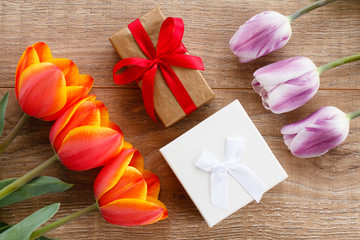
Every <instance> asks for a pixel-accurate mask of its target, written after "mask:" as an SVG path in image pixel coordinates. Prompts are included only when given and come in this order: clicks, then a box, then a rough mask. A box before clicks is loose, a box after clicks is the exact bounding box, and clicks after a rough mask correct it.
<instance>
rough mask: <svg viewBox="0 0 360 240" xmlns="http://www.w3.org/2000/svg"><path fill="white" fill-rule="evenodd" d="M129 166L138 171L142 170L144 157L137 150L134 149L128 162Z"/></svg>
mask: <svg viewBox="0 0 360 240" xmlns="http://www.w3.org/2000/svg"><path fill="white" fill-rule="evenodd" d="M129 166H132V167H134V168H136V169H137V170H138V171H139V172H140V173H142V172H143V170H144V157H143V155H142V154H141V153H140V152H139V150H137V149H135V151H134V155H133V157H132V159H131V162H130V163H129Z"/></svg>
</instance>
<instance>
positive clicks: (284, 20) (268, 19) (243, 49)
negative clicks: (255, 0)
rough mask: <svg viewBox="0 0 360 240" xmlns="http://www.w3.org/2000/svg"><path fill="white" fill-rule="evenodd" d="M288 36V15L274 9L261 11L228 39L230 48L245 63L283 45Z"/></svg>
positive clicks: (289, 33)
mask: <svg viewBox="0 0 360 240" xmlns="http://www.w3.org/2000/svg"><path fill="white" fill-rule="evenodd" d="M290 36H291V25H290V21H289V18H288V17H285V16H284V15H282V14H280V13H277V12H274V11H267V12H262V13H259V14H257V15H255V16H254V17H252V18H250V19H249V20H248V21H247V22H246V23H245V24H243V25H242V26H240V28H239V29H238V30H237V32H236V33H235V34H234V36H233V37H232V38H231V39H230V49H231V50H232V51H233V53H234V54H235V55H236V56H238V57H239V61H240V62H241V63H246V62H249V61H251V60H253V59H256V58H258V57H261V56H264V55H266V54H268V53H270V52H273V51H275V50H277V49H279V48H281V47H283V46H284V45H285V44H286V43H287V42H288V41H289V39H290Z"/></svg>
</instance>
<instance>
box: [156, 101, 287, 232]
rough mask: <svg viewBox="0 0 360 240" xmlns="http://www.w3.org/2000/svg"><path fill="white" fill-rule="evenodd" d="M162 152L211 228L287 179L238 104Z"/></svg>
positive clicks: (223, 110)
mask: <svg viewBox="0 0 360 240" xmlns="http://www.w3.org/2000/svg"><path fill="white" fill-rule="evenodd" d="M160 152H161V154H162V155H163V156H164V158H165V160H166V161H167V163H168V164H169V166H170V167H171V169H172V170H173V172H174V173H175V175H176V176H177V178H178V179H179V181H180V182H181V184H182V185H183V187H184V188H185V190H186V192H187V193H188V195H189V196H190V198H191V199H192V201H193V202H194V204H195V205H196V207H197V208H198V209H199V211H200V213H201V215H202V216H203V217H204V219H205V220H206V222H207V223H208V225H209V226H210V227H212V226H214V225H215V224H217V223H218V222H219V221H221V220H222V219H224V218H226V217H227V216H229V215H230V214H232V213H234V212H235V211H237V210H238V209H240V208H242V207H244V206H245V205H247V204H248V203H250V202H251V201H252V200H254V199H255V200H256V201H257V202H259V201H260V198H261V197H262V195H263V194H264V193H265V192H266V191H268V190H269V189H271V188H272V187H274V186H275V185H277V184H278V183H280V182H281V181H283V180H284V179H286V178H287V174H286V172H285V171H284V169H283V168H282V167H281V165H280V163H279V162H278V160H277V159H276V158H275V156H274V154H273V153H272V151H271V150H270V148H269V147H268V145H267V144H266V142H265V140H264V139H263V137H262V136H261V134H260V133H259V131H258V130H257V129H256V127H255V125H254V124H253V122H252V121H251V119H250V118H249V116H248V115H247V113H246V112H245V110H244V109H243V107H242V106H241V104H240V102H239V101H238V100H236V101H234V102H232V103H231V104H229V105H228V106H226V107H224V108H223V109H221V110H220V111H218V112H216V113H215V114H213V115H212V116H210V117H209V118H207V119H206V120H204V121H203V122H201V123H199V124H198V125H196V126H195V127H194V128H192V129H190V130H189V131H187V132H186V133H184V134H183V135H181V136H180V137H178V138H177V139H175V140H174V141H172V142H171V143H169V144H168V145H166V146H165V147H163V148H161V149H160Z"/></svg>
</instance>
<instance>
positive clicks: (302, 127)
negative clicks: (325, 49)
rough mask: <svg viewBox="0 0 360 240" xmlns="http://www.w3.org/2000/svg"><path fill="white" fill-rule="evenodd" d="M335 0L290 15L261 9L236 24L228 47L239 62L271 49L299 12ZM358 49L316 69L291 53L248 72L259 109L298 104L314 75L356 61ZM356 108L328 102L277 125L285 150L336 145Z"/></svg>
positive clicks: (311, 151) (312, 87)
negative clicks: (348, 110) (347, 109)
mask: <svg viewBox="0 0 360 240" xmlns="http://www.w3.org/2000/svg"><path fill="white" fill-rule="evenodd" d="M334 1H336V0H320V1H317V2H314V3H312V4H310V5H309V6H307V7H305V8H303V9H300V10H299V11H297V12H295V13H294V14H292V15H290V16H284V15H282V14H280V13H277V12H274V11H267V12H262V13H259V14H257V15H255V16H254V17H252V18H250V19H249V20H248V21H247V22H246V23H245V24H243V25H242V26H240V28H239V29H238V30H237V32H236V33H235V34H234V35H233V37H232V38H231V40H230V49H231V50H232V51H233V53H234V54H235V55H236V56H237V57H239V61H240V62H241V63H246V62H249V61H252V60H254V59H256V58H259V57H262V56H264V55H266V54H268V53H270V52H273V51H275V50H277V49H279V48H281V47H283V46H285V44H286V43H287V42H288V41H289V39H290V36H291V33H292V31H291V23H292V21H294V20H295V19H296V18H298V17H300V16H301V15H303V14H305V13H307V12H309V11H311V10H314V9H316V8H318V7H321V6H324V5H326V4H328V3H331V2H334ZM359 59H360V53H358V54H355V55H351V56H348V57H344V58H341V59H338V60H335V61H333V62H330V63H328V64H325V65H322V66H320V67H316V65H315V64H314V63H313V62H312V61H311V60H310V59H309V58H306V57H293V58H289V59H284V60H281V61H279V62H275V63H272V64H269V65H267V66H264V67H262V68H260V69H258V70H257V71H255V73H254V80H253V81H252V86H253V88H254V90H255V92H256V93H258V94H259V95H260V96H261V99H262V103H263V105H264V107H265V108H266V109H268V110H270V111H272V112H273V113H276V114H281V113H285V112H289V111H292V110H295V109H297V108H299V107H300V106H302V105H304V104H305V103H306V102H308V101H309V100H310V99H311V98H312V97H313V96H314V95H315V94H316V92H317V91H318V89H319V85H320V77H319V75H320V74H321V73H323V72H324V71H326V70H329V69H331V68H334V67H336V66H339V65H342V64H345V63H349V62H353V61H357V60H359ZM358 116H360V110H358V111H356V112H353V113H349V114H346V113H344V112H343V111H341V110H340V109H338V108H336V107H333V106H326V107H323V108H321V109H319V110H317V111H316V112H314V113H313V114H311V115H310V116H308V117H306V118H305V119H303V120H300V121H298V122H295V123H293V124H289V125H287V126H285V127H283V128H282V129H281V133H282V134H283V137H284V142H285V144H286V145H287V147H288V148H289V150H290V151H291V153H292V154H293V155H295V156H297V157H300V158H309V157H316V156H320V155H323V154H325V153H326V152H327V151H329V150H330V149H331V148H334V147H336V146H338V145H340V144H341V143H342V142H343V141H344V140H345V139H346V137H347V135H348V133H349V122H350V120H352V119H354V118H356V117H358Z"/></svg>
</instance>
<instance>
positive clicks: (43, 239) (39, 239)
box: [35, 236, 59, 240]
mask: <svg viewBox="0 0 360 240" xmlns="http://www.w3.org/2000/svg"><path fill="white" fill-rule="evenodd" d="M35 240H59V239H54V238H47V237H44V236H41V237H38V238H37V239H35Z"/></svg>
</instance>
